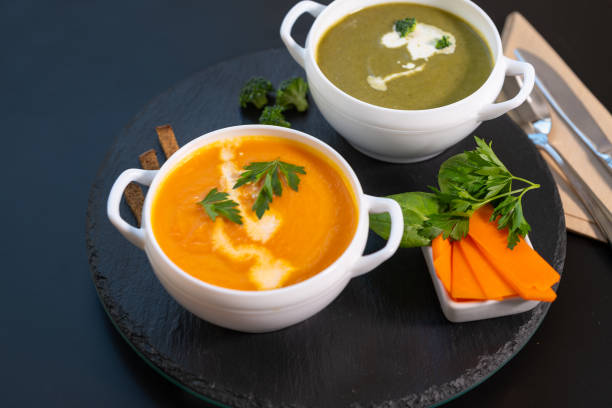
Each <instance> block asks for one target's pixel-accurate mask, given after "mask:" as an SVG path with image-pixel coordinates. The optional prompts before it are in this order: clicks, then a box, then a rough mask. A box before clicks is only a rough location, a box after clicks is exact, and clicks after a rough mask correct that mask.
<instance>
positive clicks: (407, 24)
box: [395, 17, 417, 37]
mask: <svg viewBox="0 0 612 408" xmlns="http://www.w3.org/2000/svg"><path fill="white" fill-rule="evenodd" d="M416 24H417V21H416V18H413V17H406V18H405V19H403V20H397V21H396V22H395V31H397V32H398V33H399V35H400V37H405V36H406V34H409V33H411V32H413V31H414V29H415V28H416Z"/></svg>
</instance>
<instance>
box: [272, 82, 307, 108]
mask: <svg viewBox="0 0 612 408" xmlns="http://www.w3.org/2000/svg"><path fill="white" fill-rule="evenodd" d="M307 92H308V83H307V82H306V81H304V79H303V78H300V77H295V78H291V79H287V80H286V81H283V82H282V83H281V84H280V86H279V87H278V92H276V104H277V105H281V106H283V107H284V108H285V109H287V108H289V107H295V109H297V110H298V112H304V111H305V110H306V109H308V101H307V100H306V93H307Z"/></svg>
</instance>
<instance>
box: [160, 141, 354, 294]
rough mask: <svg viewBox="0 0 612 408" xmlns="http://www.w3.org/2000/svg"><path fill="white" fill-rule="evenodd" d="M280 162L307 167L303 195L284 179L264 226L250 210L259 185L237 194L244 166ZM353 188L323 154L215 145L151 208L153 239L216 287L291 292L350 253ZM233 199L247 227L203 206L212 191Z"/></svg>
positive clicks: (299, 148) (289, 146)
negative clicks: (286, 288)
mask: <svg viewBox="0 0 612 408" xmlns="http://www.w3.org/2000/svg"><path fill="white" fill-rule="evenodd" d="M275 159H280V160H282V161H284V162H287V163H291V164H295V165H298V166H303V167H304V169H305V171H306V174H305V175H300V183H299V186H298V191H297V192H296V191H293V190H292V189H290V188H289V187H288V186H287V183H286V182H285V180H281V181H282V183H283V191H282V195H281V196H280V197H278V196H274V198H273V201H272V202H271V203H270V209H269V210H268V211H266V212H265V213H264V215H263V217H262V218H261V219H258V218H257V216H256V215H255V213H254V212H253V210H252V209H251V207H252V206H253V203H254V202H255V199H256V197H257V194H258V192H259V190H260V187H261V185H260V183H258V184H246V185H243V186H241V187H238V188H236V189H233V188H232V187H233V186H234V184H235V182H236V180H237V179H238V177H239V175H240V174H241V173H242V172H243V171H244V170H243V167H244V166H246V165H248V164H250V163H252V162H267V161H273V160H275ZM349 186H350V184H349V182H348V181H347V180H346V179H345V176H343V175H342V174H341V173H340V170H339V169H337V168H336V165H335V164H333V163H331V162H329V161H328V159H326V158H325V157H323V156H322V155H321V154H320V153H318V152H316V151H315V150H313V149H311V148H310V147H308V146H306V145H303V144H301V143H298V142H295V141H290V140H286V139H282V138H277V137H272V136H243V137H238V138H232V139H228V140H224V141H219V142H213V143H211V144H210V145H207V146H204V147H202V148H201V149H198V150H197V151H195V152H194V153H192V154H191V155H189V156H187V157H186V158H185V159H183V161H182V162H181V163H180V164H178V165H177V167H176V168H174V169H173V170H172V171H171V172H170V173H169V174H168V175H167V176H166V178H165V179H164V180H162V183H161V185H160V187H159V190H158V192H157V194H156V197H155V199H154V201H153V206H152V214H151V220H152V228H153V234H154V235H155V238H156V240H157V242H158V243H159V245H160V247H161V249H162V250H163V252H164V253H165V254H166V255H167V256H168V257H169V258H170V259H171V260H172V261H173V262H174V263H175V264H176V265H177V266H178V267H179V268H181V269H182V270H184V271H185V272H187V273H189V274H190V275H192V276H194V277H196V278H198V279H201V280H202V281H205V282H207V283H211V284H213V285H217V286H222V287H226V288H231V289H240V290H263V289H273V288H278V287H283V286H288V285H291V284H294V283H297V282H300V281H302V280H305V279H308V278H309V277H311V276H313V275H315V274H317V273H318V272H320V271H322V270H323V269H325V268H326V267H327V266H329V265H330V264H332V263H333V262H334V261H335V260H336V259H337V258H338V257H339V256H340V255H341V254H342V253H343V252H344V250H345V249H346V248H347V247H348V245H349V243H350V242H351V240H352V238H353V235H354V233H355V230H356V228H357V220H358V211H357V205H356V199H355V196H354V193H353V191H352V189H351V187H349ZM213 188H217V189H218V191H223V192H227V193H229V198H230V199H232V200H234V201H236V202H237V203H238V204H239V207H237V208H238V209H239V210H240V213H241V215H242V221H243V223H242V225H239V224H236V223H234V222H231V221H228V220H227V219H225V218H223V217H221V216H218V217H217V218H216V220H215V221H213V220H212V219H211V218H210V217H209V216H208V215H207V213H206V212H205V211H204V209H203V207H202V206H201V205H200V204H198V203H199V202H200V201H202V200H203V199H204V197H205V196H206V195H207V193H208V192H209V191H211V190H212V189H213Z"/></svg>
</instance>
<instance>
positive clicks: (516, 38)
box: [502, 12, 612, 241]
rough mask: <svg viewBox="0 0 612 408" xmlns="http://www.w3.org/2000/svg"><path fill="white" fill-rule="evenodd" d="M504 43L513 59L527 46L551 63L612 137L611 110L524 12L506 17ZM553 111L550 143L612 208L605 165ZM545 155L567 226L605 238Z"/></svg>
mask: <svg viewBox="0 0 612 408" xmlns="http://www.w3.org/2000/svg"><path fill="white" fill-rule="evenodd" d="M502 44H503V48H504V54H505V55H506V56H507V57H509V58H514V59H516V57H515V56H514V49H515V48H523V49H526V50H528V51H530V52H532V53H534V54H536V55H538V56H539V57H541V58H542V59H543V60H544V61H546V62H547V63H548V64H550V65H551V66H552V67H553V68H554V69H555V70H556V71H557V73H558V74H559V75H560V76H561V77H562V78H563V79H565V81H566V82H567V85H568V86H569V87H570V88H571V89H572V91H574V93H575V94H576V96H578V98H579V99H580V100H581V101H582V103H583V104H584V106H585V107H586V109H587V110H588V111H589V113H590V114H591V116H592V117H593V118H594V119H595V121H596V122H597V124H598V125H599V127H600V128H601V129H602V130H603V131H604V133H605V134H606V136H607V137H608V139H610V140H612V116H611V115H610V112H608V111H607V110H606V108H605V107H604V106H603V105H602V104H601V102H599V100H597V98H595V96H594V95H593V94H592V93H591V92H590V91H589V90H588V88H587V87H586V86H585V85H584V84H583V83H582V82H581V81H580V79H578V77H577V76H576V74H574V72H573V71H572V70H571V69H570V67H568V66H567V64H566V63H565V62H564V61H563V60H562V59H561V57H560V56H559V55H558V54H557V53H556V52H555V50H554V49H553V48H552V47H551V46H550V45H549V44H548V43H547V42H546V40H545V39H544V38H543V37H542V36H541V35H540V34H539V33H538V32H537V31H536V30H535V28H534V27H533V26H532V25H531V24H529V22H528V21H527V20H526V19H525V18H524V17H523V16H522V15H521V14H519V13H517V12H513V13H511V14H510V15H509V16H508V18H507V19H506V23H505V25H504V29H503V31H502ZM536 75H537V72H536ZM550 110H551V117H552V129H551V132H550V134H549V140H550V143H551V144H552V145H553V146H554V147H556V148H557V149H558V150H559V152H561V154H562V155H563V156H565V158H566V159H567V161H568V162H569V163H570V164H571V165H572V166H573V167H574V168H575V169H577V170H578V172H579V173H580V175H581V176H582V177H583V178H584V179H585V180H586V182H587V183H588V185H589V187H591V189H592V190H593V191H594V192H595V194H596V195H597V196H598V197H599V199H600V200H601V201H602V202H603V203H604V204H605V205H606V206H607V207H608V209H610V210H612V181H611V180H610V178H609V176H607V174H606V170H605V169H604V168H603V165H602V164H601V163H599V161H598V160H597V159H596V158H595V157H594V156H593V154H592V153H591V152H590V151H588V150H587V149H586V148H585V147H584V145H583V144H582V142H581V141H580V140H579V139H578V137H577V136H576V135H574V133H573V132H572V131H571V130H570V129H569V128H568V127H567V125H566V124H565V123H564V122H563V120H562V119H561V118H560V117H559V116H557V114H556V112H555V111H554V110H553V109H552V108H551V109H550ZM544 157H545V159H546V161H547V163H548V164H549V166H550V167H551V168H552V169H553V175H554V177H555V180H556V181H557V186H558V188H559V193H560V195H561V201H562V202H563V210H564V212H565V223H566V225H567V229H568V230H571V231H574V232H578V233H580V234H583V235H587V236H589V237H592V238H596V239H598V240H600V241H605V238H604V237H603V235H602V234H601V232H600V231H599V229H598V228H597V226H596V225H595V223H594V222H593V220H592V219H591V217H590V215H589V214H588V212H587V211H586V209H585V208H584V206H583V205H582V203H581V202H580V200H579V199H578V198H577V197H576V196H575V195H574V192H573V191H572V190H571V189H570V188H569V186H568V185H567V182H566V180H565V178H564V177H562V176H561V175H560V173H559V171H558V168H557V166H556V165H555V164H554V162H553V161H552V160H551V159H550V158H549V157H548V156H546V155H544Z"/></svg>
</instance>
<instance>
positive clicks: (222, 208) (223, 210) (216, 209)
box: [198, 187, 242, 224]
mask: <svg viewBox="0 0 612 408" xmlns="http://www.w3.org/2000/svg"><path fill="white" fill-rule="evenodd" d="M228 197H229V194H228V193H224V192H222V191H218V190H217V188H216V187H215V188H213V189H212V190H210V191H209V192H208V194H206V197H204V199H203V200H202V201H200V202H198V204H200V205H201V206H202V207H204V211H206V214H208V216H209V217H210V218H211V219H212V220H213V221H214V220H215V219H216V218H217V216H221V217H223V218H226V219H228V220H229V221H231V222H235V223H236V224H242V216H241V215H240V210H238V209H237V208H236V207H238V203H237V202H235V201H233V200H230V199H228Z"/></svg>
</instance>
